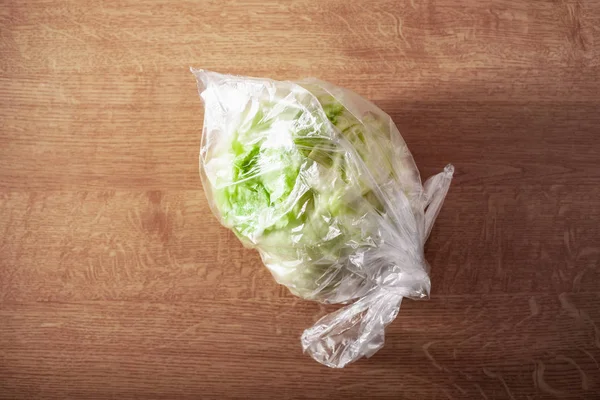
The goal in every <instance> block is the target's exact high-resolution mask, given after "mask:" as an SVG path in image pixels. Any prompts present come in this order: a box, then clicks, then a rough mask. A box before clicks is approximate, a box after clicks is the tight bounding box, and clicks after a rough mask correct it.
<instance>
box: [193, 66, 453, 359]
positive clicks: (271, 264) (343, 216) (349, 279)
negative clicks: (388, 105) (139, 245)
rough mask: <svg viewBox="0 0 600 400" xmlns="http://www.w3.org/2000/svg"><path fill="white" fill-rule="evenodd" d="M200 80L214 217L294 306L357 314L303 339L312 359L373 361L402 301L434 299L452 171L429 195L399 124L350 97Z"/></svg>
mask: <svg viewBox="0 0 600 400" xmlns="http://www.w3.org/2000/svg"><path fill="white" fill-rule="evenodd" d="M192 72H193V73H194V75H195V76H196V78H197V82H198V87H199V91H200V95H201V97H202V99H203V100H204V104H205V115H204V129H203V133H202V145H201V150H200V167H201V168H200V170H201V176H202V180H203V185H204V189H205V192H206V195H207V197H208V200H209V203H210V205H211V209H212V211H213V212H214V214H215V215H216V216H217V217H218V218H219V220H220V222H221V223H222V224H223V225H224V226H226V227H227V228H229V229H231V230H232V231H233V232H235V234H236V235H237V237H238V238H239V239H240V240H241V241H242V243H243V244H244V245H245V246H247V247H250V248H254V249H257V250H258V252H259V253H260V255H261V257H262V260H263V262H264V264H265V265H266V266H267V268H269V270H270V271H271V273H272V274H273V277H274V278H275V279H276V280H277V282H279V283H280V284H282V285H285V286H287V287H288V288H289V290H290V291H291V292H292V293H293V294H295V295H296V296H299V297H302V298H304V299H308V300H316V301H319V302H323V303H342V304H345V303H349V305H347V306H345V307H343V308H341V309H339V310H338V311H336V312H333V313H331V314H329V315H326V316H325V317H323V318H322V319H321V320H319V321H318V322H317V323H316V324H315V325H314V326H313V327H311V328H308V329H307V330H305V331H304V334H303V335H302V339H301V340H302V347H303V349H304V351H305V352H307V353H309V354H310V355H311V356H312V357H313V358H314V359H315V360H317V361H318V362H320V363H322V364H325V365H327V366H330V367H337V368H341V367H344V366H345V365H346V364H348V363H350V362H353V361H355V360H357V359H359V358H360V357H363V356H365V357H369V356H371V355H373V354H374V353H375V352H376V351H377V350H379V349H380V348H381V347H382V346H383V343H384V329H385V327H386V326H387V325H388V324H389V323H390V322H392V321H393V320H394V318H395V317H396V315H397V314H398V311H399V309H400V303H401V301H402V298H404V297H408V298H413V299H419V298H424V297H426V296H428V295H429V289H430V280H429V275H428V270H429V266H428V264H427V261H426V260H425V258H424V254H423V246H424V243H425V241H426V240H427V237H428V236H429V232H430V231H431V227H432V225H433V222H434V221H435V219H436V217H437V214H438V212H439V210H440V207H441V205H442V202H443V200H444V197H445V196H446V193H447V191H448V187H449V185H450V181H451V178H452V174H453V167H452V166H451V165H448V166H447V167H446V168H445V169H444V171H443V172H442V173H440V174H438V175H435V176H433V177H431V178H430V179H429V180H427V182H425V184H424V185H422V184H421V179H420V176H419V172H418V170H417V167H416V165H415V162H414V160H413V158H412V155H411V154H410V152H409V151H408V148H407V146H406V143H405V142H404V140H403V139H402V137H401V136H400V133H399V132H398V129H397V128H396V126H395V125H394V123H393V122H392V120H391V118H390V117H389V116H388V115H387V114H386V113H384V112H383V111H381V110H380V109H379V108H378V107H376V106H375V105H374V104H373V103H371V102H369V101H367V100H365V99H364V98H362V97H360V96H358V95H357V94H355V93H353V92H351V91H349V90H346V89H342V88H339V87H336V86H334V85H332V84H329V83H326V82H323V81H320V80H317V79H312V78H311V79H306V80H303V81H300V82H288V81H274V80H270V79H257V78H248V77H241V76H232V75H223V74H218V73H215V72H208V71H205V70H196V69H192Z"/></svg>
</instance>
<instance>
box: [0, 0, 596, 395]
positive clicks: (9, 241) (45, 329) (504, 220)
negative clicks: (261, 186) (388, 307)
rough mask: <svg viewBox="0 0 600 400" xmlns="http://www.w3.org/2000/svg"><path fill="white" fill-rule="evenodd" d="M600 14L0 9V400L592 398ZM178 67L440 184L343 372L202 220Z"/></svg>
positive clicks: (313, 308) (188, 94)
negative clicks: (379, 317) (352, 95)
mask: <svg viewBox="0 0 600 400" xmlns="http://www.w3.org/2000/svg"><path fill="white" fill-rule="evenodd" d="M599 46H600V3H599V2H598V1H592V0H585V1H584V0H581V1H566V0H557V1H550V0H536V1H517V0H497V1H489V0H412V1H411V0H407V1H403V2H401V1H392V0H376V1H348V0H330V1H316V0H310V1H309V0H301V1H288V0H273V1H269V0H252V1H241V0H238V1H230V0H224V1H223V0H214V1H209V0H206V1H190V0H188V1H166V0H163V1H158V0H157V1H150V0H136V1H129V0H106V1H101V0H96V1H90V0H80V1H65V0H60V1H58V0H45V1H42V0H40V1H33V0H18V1H17V0H3V1H2V2H1V4H0V99H1V103H0V124H1V128H0V232H1V237H0V398H6V399H31V398H52V399H66V398H81V399H89V398H103V399H104V398H115V399H126V398H202V399H223V398H240V399H242V398H244V399H287V398H289V399H306V398H315V399H318V398H323V399H332V398H342V399H350V398H364V399H375V398H390V399H423V400H429V399H432V400H433V399H489V400H491V399H513V400H518V399H523V400H526V399H536V400H538V399H547V398H548V399H550V398H555V397H556V398H575V399H596V398H600V368H599V362H600V185H599V183H600V54H599V51H600V50H599V48H600V47H599ZM189 66H197V67H204V68H207V69H213V70H217V71H221V72H228V73H237V74H244V75H254V76H264V77H272V78H276V79H297V78H302V77H306V76H315V77H319V78H321V79H324V80H328V81H331V82H333V83H335V84H338V85H341V86H345V87H348V88H350V89H353V90H355V91H356V92H358V93H359V94H361V95H364V96H366V97H368V98H370V99H371V100H373V101H374V102H375V103H376V104H378V105H379V106H380V107H381V108H382V109H383V110H385V111H386V112H388V113H389V114H390V115H391V116H392V118H393V119H394V121H395V122H396V123H397V125H398V127H399V129H400V130H401V132H402V134H403V136H404V138H405V140H406V142H407V143H408V145H409V147H410V149H411V151H412V152H413V154H414V156H415V159H416V161H417V164H418V166H419V168H420V169H421V172H422V175H423V176H429V175H431V174H433V173H436V172H438V171H439V170H440V169H441V168H442V167H443V166H444V165H445V164H446V163H448V162H452V163H454V165H455V167H456V171H457V172H456V178H455V180H454V181H453V185H452V188H451V190H450V192H449V194H448V197H447V200H446V202H445V205H444V208H443V210H442V212H441V214H440V216H439V219H438V221H437V223H436V226H435V228H434V230H433V233H432V235H431V238H430V240H429V242H428V245H427V251H426V256H427V258H428V260H429V261H430V263H431V266H432V282H433V288H432V295H431V299H430V300H427V301H405V302H403V305H402V310H401V312H400V314H399V316H398V318H397V319H396V321H395V322H394V323H393V324H392V325H391V326H390V327H389V329H388V331H387V336H386V345H385V347H384V348H383V349H382V350H381V351H380V352H379V353H377V354H376V355H375V356H373V357H372V358H371V359H368V360H361V361H359V362H357V363H355V364H352V365H351V366H348V367H347V368H345V369H343V370H332V369H328V368H326V367H323V366H321V365H319V364H317V363H316V362H315V361H313V360H312V359H310V357H308V356H305V355H303V354H302V352H301V348H300V343H299V336H300V334H301V333H302V331H303V329H304V328H306V327H308V326H310V325H311V324H312V323H313V322H314V321H315V320H316V319H317V318H318V317H319V316H321V315H323V314H324V313H325V312H326V309H325V308H324V307H323V306H320V305H318V304H315V303H310V302H306V301H303V300H299V299H296V298H294V297H293V296H291V295H290V294H289V293H288V292H287V290H285V288H283V287H280V286H278V285H277V284H275V282H274V281H273V279H272V278H271V276H270V275H269V273H268V271H267V270H266V269H265V268H264V267H263V266H262V264H261V262H260V260H259V258H258V256H257V254H256V253H255V252H253V251H249V250H244V249H243V248H242V246H241V245H240V244H239V242H238V241H237V239H236V238H235V237H234V236H233V235H232V233H230V232H228V231H227V230H226V229H224V228H222V227H220V226H219V224H218V223H217V221H216V219H215V218H214V217H213V216H212V215H211V213H210V211H209V208H208V205H207V202H206V199H205V197H204V193H203V191H202V187H201V183H200V180H199V176H198V149H199V143H200V132H201V128H202V118H203V111H202V105H201V102H200V99H199V97H198V94H197V90H196V87H195V82H194V78H193V76H192V75H191V73H190V72H189V70H188V68H189Z"/></svg>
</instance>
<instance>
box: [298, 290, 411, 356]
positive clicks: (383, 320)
mask: <svg viewBox="0 0 600 400" xmlns="http://www.w3.org/2000/svg"><path fill="white" fill-rule="evenodd" d="M401 302H402V296H399V295H397V294H394V293H392V292H389V291H385V290H381V289H376V290H375V291H373V292H371V293H370V294H367V295H366V296H364V297H362V298H360V299H359V300H357V301H356V302H354V303H352V304H350V305H348V306H346V307H344V308H341V309H339V310H337V311H335V312H333V313H331V314H327V315H325V316H324V317H323V318H321V319H320V320H319V321H318V322H317V323H316V324H315V325H313V326H312V327H310V328H308V329H306V330H305V331H304V333H303V334H302V348H303V350H304V352H305V353H308V354H310V356H311V357H312V358H314V359H315V360H316V361H318V362H320V363H321V364H324V365H326V366H328V367H332V368H343V367H344V366H346V365H347V364H349V363H351V362H353V361H356V360H358V359H359V358H361V357H371V356H372V355H373V354H375V353H376V352H377V350H379V349H380V348H381V347H382V346H383V344H384V341H385V327H386V326H387V325H388V324H389V323H390V322H392V321H393V320H394V319H395V318H396V315H398V311H399V310H400V303H401Z"/></svg>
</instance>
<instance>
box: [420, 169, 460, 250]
mask: <svg viewBox="0 0 600 400" xmlns="http://www.w3.org/2000/svg"><path fill="white" fill-rule="evenodd" d="M453 175H454V166H453V165H452V164H448V165H446V167H445V168H444V171H443V172H440V173H439V174H437V175H434V176H432V177H430V178H429V179H427V181H426V182H425V184H424V185H423V189H424V191H425V198H426V201H425V207H426V208H425V230H424V231H423V243H425V242H426V241H427V238H428V237H429V234H430V233H431V228H433V223H434V222H435V220H436V218H437V217H438V214H439V213H440V209H441V208H442V203H443V202H444V199H445V198H446V194H448V189H449V188H450V182H451V181H452V176H453Z"/></svg>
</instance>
